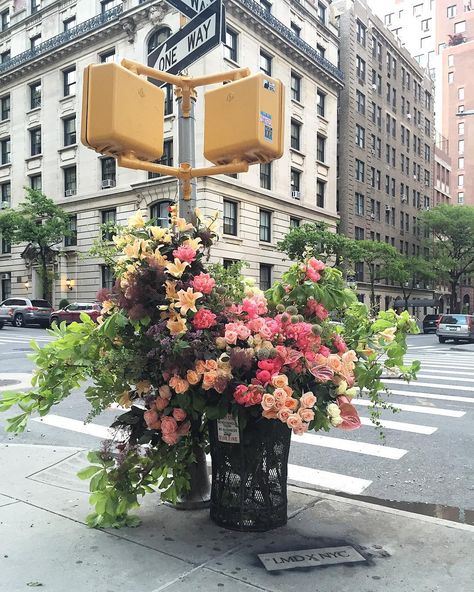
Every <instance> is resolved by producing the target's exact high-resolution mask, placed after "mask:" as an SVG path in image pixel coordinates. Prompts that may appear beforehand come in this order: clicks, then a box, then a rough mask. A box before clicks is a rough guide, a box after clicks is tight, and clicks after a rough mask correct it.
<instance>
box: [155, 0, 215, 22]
mask: <svg viewBox="0 0 474 592" xmlns="http://www.w3.org/2000/svg"><path fill="white" fill-rule="evenodd" d="M212 1H213V0H166V2H167V3H168V4H171V6H173V7H174V8H176V9H177V10H179V12H181V13H182V14H184V15H186V16H188V17H189V18H193V17H194V16H196V15H197V14H198V13H199V12H202V11H203V10H205V9H206V8H207V7H208V6H210V5H211V4H212Z"/></svg>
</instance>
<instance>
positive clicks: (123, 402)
mask: <svg viewBox="0 0 474 592" xmlns="http://www.w3.org/2000/svg"><path fill="white" fill-rule="evenodd" d="M118 404H119V405H120V407H125V408H128V407H131V406H132V400H131V399H130V394H129V392H128V391H124V392H123V393H122V396H121V397H120V399H119V400H118Z"/></svg>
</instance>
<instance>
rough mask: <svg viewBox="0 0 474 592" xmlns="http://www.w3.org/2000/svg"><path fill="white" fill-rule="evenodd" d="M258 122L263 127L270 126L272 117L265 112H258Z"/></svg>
mask: <svg viewBox="0 0 474 592" xmlns="http://www.w3.org/2000/svg"><path fill="white" fill-rule="evenodd" d="M260 121H261V122H262V123H264V124H265V125H269V126H270V127H271V126H272V116H271V115H270V113H267V112H266V111H260Z"/></svg>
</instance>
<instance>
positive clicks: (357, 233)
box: [354, 226, 364, 240]
mask: <svg viewBox="0 0 474 592" xmlns="http://www.w3.org/2000/svg"><path fill="white" fill-rule="evenodd" d="M354 237H355V239H356V240H364V229H363V228H360V226H355V227H354Z"/></svg>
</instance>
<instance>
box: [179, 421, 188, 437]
mask: <svg viewBox="0 0 474 592" xmlns="http://www.w3.org/2000/svg"><path fill="white" fill-rule="evenodd" d="M190 429H191V422H190V421H185V422H184V423H182V424H181V425H180V426H179V428H178V436H186V434H188V433H189V430H190Z"/></svg>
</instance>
